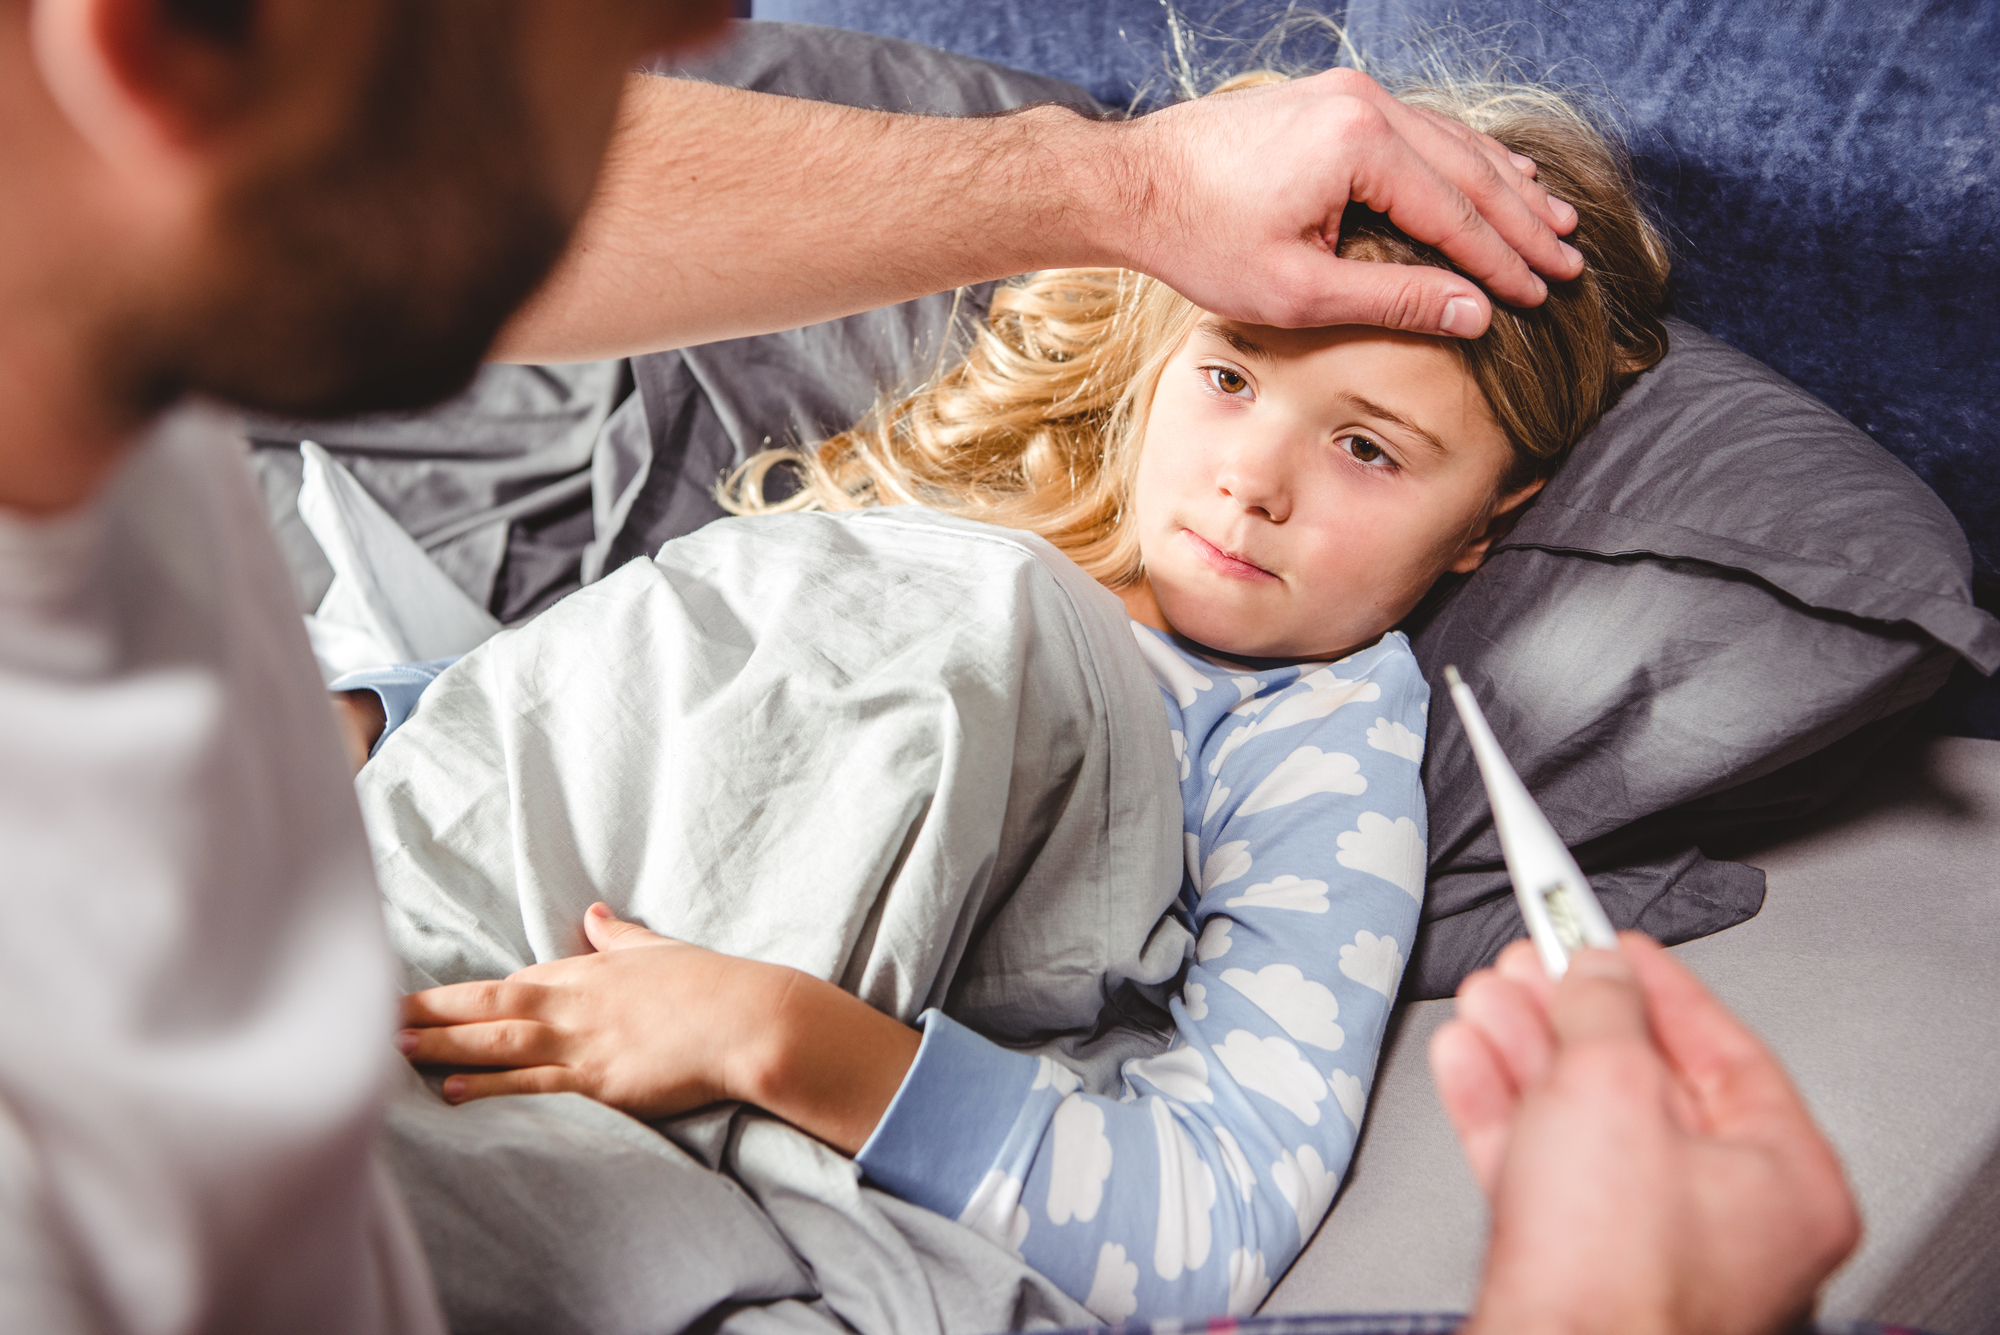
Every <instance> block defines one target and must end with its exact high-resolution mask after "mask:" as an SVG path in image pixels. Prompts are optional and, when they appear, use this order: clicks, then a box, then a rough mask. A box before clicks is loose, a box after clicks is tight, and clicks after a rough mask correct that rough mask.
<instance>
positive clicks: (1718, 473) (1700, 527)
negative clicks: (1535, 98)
mask: <svg viewBox="0 0 2000 1335" xmlns="http://www.w3.org/2000/svg"><path fill="white" fill-rule="evenodd" d="M1669 329H1670V333H1671V342H1672V347H1671V351H1669V353H1668V355H1667V357H1666V359H1665V360H1664V361H1663V362H1661V364H1660V365H1659V366H1657V367H1656V368H1654V369H1653V370H1652V371H1651V372H1649V373H1648V374H1646V375H1645V376H1643V377H1642V378H1641V379H1640V380H1639V382H1638V384H1636V385H1635V386H1634V387H1633V388H1632V390H1630V391H1629V392H1628V393H1627V394H1626V395H1625V397H1624V398H1623V400H1622V401H1621V402H1620V403H1619V404H1618V406H1617V407H1616V408H1615V409H1613V411H1612V412H1611V413H1609V414H1607V415H1606V417H1605V419H1604V421H1603V422H1601V423H1600V424H1599V425H1598V427H1597V429H1596V430H1594V431H1593V432H1591V434H1590V435H1589V436H1588V437H1587V438H1586V439H1585V440H1584V441H1583V442H1582V443H1581V444H1579V445H1578V447H1577V450H1576V453H1575V455H1574V456H1573V457H1572V458H1571V460H1570V461H1569V462H1568V463H1567V464H1566V465H1565V466H1564V468H1563V469H1562V471H1561V472H1560V473H1559V474H1558V475H1557V476H1556V478H1555V479H1554V480H1553V481H1552V482H1551V483H1550V485H1549V487H1548V489H1547V491H1546V493H1545V494H1544V495H1543V496H1542V497H1540V498H1539V499H1538V500H1537V501H1536V502H1535V504H1534V505H1533V506H1532V507H1531V508H1530V509H1529V511H1528V513H1527V514H1526V516H1524V518H1523V519H1522V521H1521V522H1520V524H1519V525H1518V526H1517V527H1516V528H1515V529H1514V531H1513V533H1512V534H1511V535H1509V537H1508V538H1507V539H1506V540H1505V541H1503V542H1501V543H1499V544H1497V545H1496V548H1495V551H1494V553H1493V555H1492V557H1491V558H1490V559H1489V560H1488V561H1487V563H1486V565H1485V566H1483V567H1482V568H1481V569H1480V570H1479V571H1478V572H1477V573H1476V574H1474V575H1472V576H1471V577H1470V578H1469V579H1466V580H1463V581H1461V582H1459V583H1458V584H1457V585H1456V586H1455V587H1453V588H1450V589H1447V590H1441V591H1439V592H1438V593H1437V594H1436V595H1434V596H1433V598H1432V599H1431V600H1429V603H1428V605H1427V606H1426V607H1425V608H1422V609H1420V610H1419V613H1418V615H1417V617H1416V618H1415V619H1414V620H1413V624H1412V625H1411V627H1410V629H1411V630H1412V631H1413V632H1414V640H1415V645H1416V650H1417V656H1418V658H1419V659H1420V660H1421V661H1422V662H1423V664H1424V668H1425V671H1426V672H1427V673H1428V674H1430V676H1431V681H1432V687H1433V690H1434V691H1436V692H1437V694H1436V695H1435V697H1434V698H1435V700H1437V701H1438V702H1443V701H1444V700H1445V698H1446V697H1445V696H1444V694H1443V692H1442V690H1441V688H1440V683H1439V674H1440V673H1441V672H1442V669H1443V667H1444V666H1445V665H1446V664H1450V663H1455V664H1456V665H1457V666H1458V667H1459V668H1460V670H1461V671H1463V672H1464V673H1465V676H1466V679H1467V680H1468V681H1469V682H1470V683H1472V685H1473V688H1474V690H1475V691H1477V692H1478V694H1479V696H1480V698H1481V701H1482V703H1483V704H1484V706H1485V709H1486V712H1487V716H1488V718H1489V719H1490V720H1491V721H1492V723H1493V726H1494V730H1495V732H1496V733H1497V734H1498V736H1499V738H1500V741H1501V744H1502V745H1503V746H1504V747H1505V748H1506V749H1507V752H1508V754H1509V755H1510V756H1511V757H1512V758H1513V760H1514V763H1515V765H1516V766H1517V767H1518V768H1519V769H1520V771H1521V777H1522V778H1523V780H1525V781H1526V783H1527V784H1528V787H1529V788H1530V789H1531V790H1532V791H1533V792H1534V793H1535V795H1536V797H1537V799H1539V800H1540V802H1541V803H1542V806H1543V808H1544V809H1545V810H1546V811H1547V812H1548V815H1549V819H1550V820H1551V821H1552V822H1553V823H1554V824H1555V827H1556V829H1557V830H1558V831H1560V832H1561V833H1562V835H1563V838H1564V839H1565V841H1566V842H1568V843H1569V844H1570V845H1571V847H1572V848H1573V849H1574V850H1575V852H1576V854H1577V858H1578V861H1579V862H1580V863H1581V864H1582V866H1583V868H1584V870H1585V872H1586V873H1587V874H1589V875H1590V877H1591V880H1592V883H1593V884H1594V885H1595V886H1596V888H1597V890H1598V893H1599V895H1600V897H1601V898H1602V899H1603V900H1604V905H1605V909H1606V911H1607V913H1609V915H1610V916H1611V918H1612V920H1613V921H1614V922H1615V923H1617V924H1618V925H1619V926H1621V927H1628V926H1629V927H1638V928H1641V929H1643V930H1645V931H1648V932H1650V933H1652V934H1653V935H1655V936H1658V937H1661V938H1662V939H1664V940H1668V941H1683V940H1688V939H1690V938H1693V937H1697V936H1702V935H1706V934H1707V933H1710V932H1715V931H1718V930H1720V929H1722V928H1724V927H1728V926H1730V925H1731V924H1733V923H1736V922H1740V921H1742V920H1743V919H1745V918H1748V917H1750V916H1751V915H1752V914H1754V913H1756V911H1757V909H1758V906H1759V905H1760V904H1761V903H1762V900H1763V893H1764V878H1763V873H1762V872H1759V871H1757V870H1755V869H1754V868H1750V867H1746V866H1742V865H1739V864H1734V863H1728V862H1718V861H1712V860H1710V859H1709V858H1708V857H1707V856H1705V854H1704V853H1703V851H1702V850H1703V849H1704V848H1712V847H1715V846H1716V845H1717V844H1718V843H1720V842H1721V841H1724V840H1726V839H1727V838H1728V837H1729V836H1730V835H1732V834H1736V833H1739V832H1741V831H1742V830H1744V829H1746V828H1747V827H1751V826H1754V825H1757V824H1761V823H1764V822H1768V821H1774V820H1780V819H1785V818H1788V817H1791V816H1796V815H1798V814H1801V813H1803V812H1805V811H1809V810H1811V809H1813V808H1814V807H1817V806H1819V805H1821V804H1822V803H1824V802H1826V801H1827V800H1829V799H1830V798H1832V797H1833V796H1834V795H1835V794H1837V793H1839V792H1840V791H1841V790H1842V789H1844V788H1845V787H1846V786H1847V785H1848V784H1849V783H1850V782H1851V781H1852V779H1853V778H1854V777H1855V776H1856V775H1857V773H1858V772H1859V770H1860V768H1861V767H1862V766H1863V765H1864V764H1866V762H1867V760H1868V758H1869V757H1870V756H1871V755H1872V754H1873V752H1874V750H1875V749H1876V748H1877V747H1878V746H1879V745H1880V744H1881V743H1882V742H1883V741H1884V740H1886V738H1887V737H1888V736H1889V734H1890V733H1892V732H1893V731H1894V730H1895V729H1896V728H1897V727H1898V726H1899V725H1900V724H1901V723H1902V722H1903V720H1904V719H1906V718H1907V716H1908V715H1909V714H1910V713H1911V712H1913V711H1914V710H1915V708H1916V707H1917V706H1918V705H1920V704H1922V703H1923V701H1924V700H1925V699H1927V698H1928V697H1929V696H1930V694H1931V693H1932V692H1933V691H1935V690H1936V689H1937V687H1938V686H1939V685H1940V684H1941V683H1942V682H1943V680H1944V678H1945V676H1946V675H1947V673H1948V672H1949V671H1950V668H1951V665H1952V663H1953V661H1954V660H1955V659H1956V658H1957V657H1959V656H1963V657H1965V658H1966V659H1967V660H1969V661H1970V662H1972V663H1974V664H1975V665H1976V666H1977V667H1979V668H1980V669H1981V670H1982V671H1991V670H1992V669H1993V668H1994V667H1995V666H1996V665H2000V623H1996V622H1995V621H1994V620H1993V619H1992V618H1991V617H1990V616H1988V615H1987V614H1986V613H1984V612H1982V611H1980V610H1978V609H1977V608H1975V607H1974V606H1973V605H1972V601H1971V556H1970V552H1969V551H1968V549H1967V547H1966V543H1965V539H1964V535H1963V534H1962V533H1961V532H1960V530H1959V527H1958V524H1957V522H1956V521H1955V520H1954V519H1953V518H1952V516H1951V514H1950V512H1949V511H1948V510H1946V509H1945V507H1944V504H1943V503H1942V502H1941V501H1939V500H1938V499H1937V497H1936V496H1934V495H1933V494H1932V493H1931V492H1930V490H1929V489H1928V488H1927V487H1925V486H1924V484H1923V483H1922V482H1920V481H1919V480H1918V479H1917V477H1916V476H1915V475H1914V474H1913V473H1911V472H1910V471H1909V470H1908V469H1907V468H1905V467H1904V466H1903V465H1902V464H1901V463H1899V462H1897V461H1896V459H1895V458H1894V457H1893V456H1891V455H1890V454H1889V453H1888V452H1887V451H1886V450H1884V449H1882V448H1881V447H1880V446H1878V445H1876V444H1875V443H1874V442H1873V441H1871V440H1869V439H1868V437H1866V436H1865V435H1863V434H1862V433H1861V432H1860V431H1858V430H1856V429H1855V428H1854V427H1853V426H1851V425H1849V424H1848V423H1847V422H1846V421H1845V420H1844V419H1842V418H1840V417H1839V416H1837V415H1836V414H1834V413H1833V411H1832V410H1831V409H1828V408H1827V407H1825V406H1824V405H1822V404H1821V403H1819V402H1818V401H1817V400H1816V399H1814V398H1812V397H1811V396H1810V395H1808V394H1806V393H1805V392H1804V391H1803V390H1800V389H1799V388H1798V387H1797V386H1795V385H1793V384H1791V383H1790V382H1789V381H1786V380H1785V379H1784V378H1783V377H1781V376H1779V375H1778V374H1776V373H1775V372H1773V371H1771V370H1769V369H1768V368H1766V367H1764V366H1763V365H1761V364H1760V363H1758V362H1756V361H1754V360H1752V359H1751V358H1749V357H1746V356H1744V355H1743V354H1742V353H1740V352H1737V351H1736V350H1735V349H1733V348H1731V347H1729V346H1728V345H1727V344H1725V343H1723V342H1721V341H1720V340H1717V339H1714V338H1711V337H1709V336H1708V335H1707V334H1704V333H1702V332H1700V331H1699V330H1697V329H1694V328H1693V327H1691V326H1689V325H1686V324H1683V323H1681V322H1678V321H1670V322H1669ZM1424 768H1425V791H1426V793H1427V794H1428V796H1429V799H1430V819H1431V869H1430V872H1431V884H1430V891H1429V894H1428V897H1427V899H1426V901H1425V908H1424V926H1423V928H1422V930H1421V932H1420V934H1419V937H1418V941H1417V946H1416V950H1415V953H1414V955H1413V958H1412V966H1411V968H1410V970H1409V972H1408V974H1407V975H1406V978H1405V984H1404V986H1405V988H1406V995H1410V996H1418V997H1433V996H1443V995H1448V994H1449V993H1450V992H1451V991H1452V990H1453V989H1454V988H1455V987H1456V986H1457V984H1458V981H1459V979H1461V978H1463V977H1464V976H1465V974H1466V973H1468V972H1469V971H1471V970H1472V969H1474V968H1477V967H1479V966H1481V965H1483V964H1486V963H1489V962H1490V961H1491V960H1492V958H1493V956H1494V955H1495V954H1496V953H1497V952H1498V951H1499V949H1500V947H1501V946H1503V945H1505V944H1506V943H1507V942H1508V941H1510V940H1513V939H1514V938H1515V937H1518V936H1521V935H1523V929H1522V927H1521V922H1520V916H1519V914H1518V913H1517V912H1516V910H1515V908H1514V905H1513V901H1512V896H1511V893H1510V891H1509V887H1508V881H1507V875H1506V869H1505V866H1504V864H1503V863H1502V861H1501V857H1500V847H1499V843H1498V840H1497V838H1496V836H1495V834H1494V831H1493V826H1492V820H1491V815H1490V812H1489V811H1488V809H1487V805H1486V799H1485V794H1484V790H1483V788H1482V786H1481V784H1480V780H1479V775H1478V771H1477V768H1476V766H1475V765H1474V763H1473V760H1472V757H1471V753H1470V750H1469V748H1468V746H1467V743H1466V740H1465V734H1464V732H1463V731H1462V730H1461V729H1460V727H1459V724H1458V719H1457V716H1456V713H1455V712H1454V711H1452V710H1451V709H1450V708H1449V706H1448V705H1446V706H1443V707H1441V708H1437V709H1435V710H1434V711H1433V713H1432V715H1431V727H1430V743H1429V747H1428V751H1427V754H1426V756H1425V761H1424Z"/></svg>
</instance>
